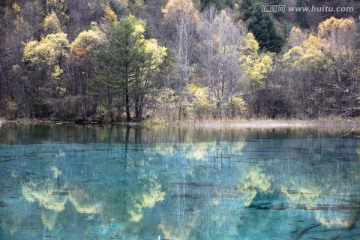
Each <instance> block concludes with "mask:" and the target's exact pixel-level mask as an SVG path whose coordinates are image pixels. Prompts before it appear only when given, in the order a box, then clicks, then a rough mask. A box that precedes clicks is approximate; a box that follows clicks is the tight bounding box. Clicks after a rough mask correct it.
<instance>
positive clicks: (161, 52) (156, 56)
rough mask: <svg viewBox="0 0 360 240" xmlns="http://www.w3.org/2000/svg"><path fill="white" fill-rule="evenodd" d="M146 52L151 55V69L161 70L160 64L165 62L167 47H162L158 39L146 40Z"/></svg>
mask: <svg viewBox="0 0 360 240" xmlns="http://www.w3.org/2000/svg"><path fill="white" fill-rule="evenodd" d="M144 51H145V54H149V55H150V56H151V57H150V59H151V69H152V70H159V66H160V65H161V64H162V63H163V61H164V58H165V57H166V55H167V52H166V47H160V46H159V45H158V42H157V40H156V39H149V40H145V49H144Z"/></svg>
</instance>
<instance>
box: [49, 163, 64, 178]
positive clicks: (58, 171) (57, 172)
mask: <svg viewBox="0 0 360 240" xmlns="http://www.w3.org/2000/svg"><path fill="white" fill-rule="evenodd" d="M50 171H52V172H53V176H54V178H58V177H59V176H60V175H61V173H62V172H61V170H60V169H58V168H57V167H55V166H52V167H51V168H50Z"/></svg>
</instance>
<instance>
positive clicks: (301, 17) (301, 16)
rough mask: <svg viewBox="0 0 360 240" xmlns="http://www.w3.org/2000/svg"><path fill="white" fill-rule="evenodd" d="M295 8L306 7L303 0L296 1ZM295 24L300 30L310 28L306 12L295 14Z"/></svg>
mask: <svg viewBox="0 0 360 240" xmlns="http://www.w3.org/2000/svg"><path fill="white" fill-rule="evenodd" d="M296 7H306V3H305V0H297V2H296ZM296 22H297V23H298V24H299V26H300V27H301V28H309V27H310V24H309V20H308V16H307V12H305V11H298V12H296Z"/></svg>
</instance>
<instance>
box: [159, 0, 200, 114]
mask: <svg viewBox="0 0 360 240" xmlns="http://www.w3.org/2000/svg"><path fill="white" fill-rule="evenodd" d="M162 11H163V14H164V18H165V21H166V23H167V24H168V26H169V29H171V31H169V32H168V37H169V41H170V46H171V49H172V51H171V53H172V54H173V55H174V56H175V65H174V74H173V79H174V81H175V85H176V86H175V88H176V89H177V91H178V94H179V96H180V98H179V103H178V104H179V111H178V118H179V119H181V116H182V114H183V110H184V109H183V102H184V97H185V91H186V89H187V85H188V84H189V82H190V79H189V78H190V67H191V65H192V63H193V61H194V59H195V51H194V50H195V46H196V35H197V31H198V26H199V22H200V15H199V12H198V10H197V9H196V8H195V6H194V3H193V1H192V0H170V1H169V2H168V3H167V4H166V5H165V7H164V8H163V10H162ZM174 30H175V34H174Z"/></svg>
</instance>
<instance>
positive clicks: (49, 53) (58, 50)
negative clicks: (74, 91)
mask: <svg viewBox="0 0 360 240" xmlns="http://www.w3.org/2000/svg"><path fill="white" fill-rule="evenodd" d="M44 26H46V24H44ZM57 30H60V29H57ZM68 48H69V41H68V39H67V35H66V34H65V33H63V32H57V33H52V34H48V35H47V36H45V37H43V38H42V39H41V40H40V41H36V40H33V41H30V42H28V43H27V44H26V46H25V49H24V55H23V62H24V63H26V64H27V66H28V69H29V71H30V73H31V79H30V81H31V82H32V83H31V88H32V91H31V93H29V94H30V96H31V102H32V103H33V108H32V111H33V113H34V114H35V115H37V116H47V114H49V113H47V110H45V108H44V106H45V105H44V104H45V102H44V101H45V100H46V99H48V98H56V97H57V96H58V95H62V94H64V93H66V91H67V90H66V88H65V86H64V82H63V81H61V79H62V74H63V72H64V70H63V64H64V60H65V58H66V57H67V55H68Z"/></svg>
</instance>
